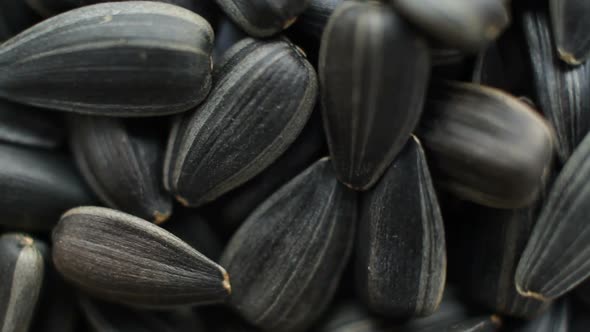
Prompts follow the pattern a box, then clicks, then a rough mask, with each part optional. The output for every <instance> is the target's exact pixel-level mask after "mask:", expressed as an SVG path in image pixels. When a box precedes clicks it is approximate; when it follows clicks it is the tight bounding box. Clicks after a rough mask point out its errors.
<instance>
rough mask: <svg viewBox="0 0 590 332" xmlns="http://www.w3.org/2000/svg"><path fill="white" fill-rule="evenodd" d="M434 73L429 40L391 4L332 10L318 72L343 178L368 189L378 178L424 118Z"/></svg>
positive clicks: (331, 140) (327, 124)
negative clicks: (427, 87) (427, 90)
mask: <svg viewBox="0 0 590 332" xmlns="http://www.w3.org/2000/svg"><path fill="white" fill-rule="evenodd" d="M429 73H430V57H429V50H428V47H427V45H426V43H425V42H424V41H423V40H422V38H421V37H420V36H419V35H418V34H417V33H416V32H415V31H413V30H412V28H411V27H410V26H409V25H408V24H406V23H405V22H404V21H403V20H402V19H401V18H399V17H398V16H397V15H396V14H395V13H394V12H393V10H392V9H390V8H389V7H387V6H386V5H384V4H380V3H377V2H360V1H345V2H343V3H342V4H341V5H340V6H339V7H338V8H337V9H336V11H335V12H334V13H333V14H332V16H331V17H330V20H329V22H328V25H327V26H326V28H325V30H324V34H323V36H322V44H321V49H320V61H319V76H320V85H321V93H322V96H321V97H322V98H321V101H322V106H323V115H324V126H325V129H326V135H327V138H328V145H329V147H330V154H331V157H332V162H333V164H334V167H335V169H336V173H337V174H338V177H339V179H340V180H341V181H342V182H343V183H345V184H346V185H347V186H349V187H351V188H354V189H358V190H366V189H368V188H370V187H371V186H373V185H374V184H375V183H376V182H377V180H379V177H380V176H381V175H382V174H383V173H384V172H385V170H386V169H387V166H389V164H390V163H391V162H392V161H393V159H394V158H395V156H396V155H397V153H398V152H399V151H400V150H401V149H402V148H403V146H404V144H405V143H406V141H407V140H408V138H409V137H410V133H411V132H412V131H413V130H414V127H415V126H416V124H417V122H418V119H419V118H420V114H421V113H422V105H423V101H424V94H425V92H426V86H427V84H428V78H429ZM392 87H399V88H392ZM402 87H403V88H402Z"/></svg>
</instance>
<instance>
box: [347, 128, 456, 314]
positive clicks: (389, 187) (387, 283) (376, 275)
mask: <svg viewBox="0 0 590 332" xmlns="http://www.w3.org/2000/svg"><path fill="white" fill-rule="evenodd" d="M408 188H413V189H412V190H410V191H409V190H408ZM360 220H361V222H360V224H359V231H358V236H357V249H356V250H357V251H356V276H357V289H358V292H357V293H358V294H359V295H360V297H361V298H362V299H363V300H364V301H365V302H366V303H367V305H368V306H369V308H370V309H371V310H372V311H374V312H377V313H380V314H382V315H387V316H392V317H410V316H414V315H416V316H427V315H430V314H432V313H433V312H434V311H436V309H437V308H438V305H439V303H440V301H441V298H442V294H443V289H444V285H445V276H446V251H445V239H444V228H443V221H442V217H441V213H440V209H439V206H438V200H437V198H436V194H435V192H434V188H433V185H432V180H431V178H430V172H429V171H428V166H427V165H426V158H425V156H424V151H423V150H422V147H421V145H420V143H419V142H418V140H417V139H416V138H414V137H412V138H411V139H410V140H409V141H408V143H406V146H405V148H404V149H403V150H402V151H401V152H400V153H399V154H398V156H397V158H396V159H395V160H394V162H393V163H392V164H391V166H389V169H388V170H387V171H386V172H385V175H383V177H382V178H381V180H380V181H379V182H378V183H377V185H376V186H375V187H374V188H373V189H372V190H371V191H369V192H367V193H366V194H365V197H363V200H362V208H361V212H360Z"/></svg>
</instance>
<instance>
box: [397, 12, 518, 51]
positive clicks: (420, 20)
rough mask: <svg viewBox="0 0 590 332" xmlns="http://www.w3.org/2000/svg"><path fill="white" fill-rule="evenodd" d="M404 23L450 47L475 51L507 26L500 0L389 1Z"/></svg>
mask: <svg viewBox="0 0 590 332" xmlns="http://www.w3.org/2000/svg"><path fill="white" fill-rule="evenodd" d="M389 2H390V4H391V5H392V6H393V8H395V10H396V11H398V12H399V13H400V14H402V15H403V16H404V17H405V18H406V19H407V20H408V21H410V22H412V23H413V24H416V25H417V26H418V27H420V28H421V29H422V30H424V31H425V32H426V33H428V34H429V35H430V36H431V37H433V38H435V39H436V40H438V41H440V42H441V43H444V44H446V45H448V46H451V47H456V48H460V49H463V50H465V51H472V52H473V51H477V50H479V49H482V48H483V47H485V46H486V45H487V44H488V43H489V42H490V41H492V40H494V39H496V38H497V37H498V36H499V35H500V34H501V33H502V31H503V30H504V29H505V28H506V27H507V26H508V25H509V23H510V16H509V13H508V8H507V6H506V4H504V3H503V1H500V0H483V1H481V0H478V1H473V0H389Z"/></svg>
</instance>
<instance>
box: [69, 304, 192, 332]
mask: <svg viewBox="0 0 590 332" xmlns="http://www.w3.org/2000/svg"><path fill="white" fill-rule="evenodd" d="M79 303H80V307H81V309H82V313H83V314H84V316H85V317H86V320H87V321H88V323H89V325H90V326H91V327H92V329H93V331H95V332H104V331H108V332H199V331H204V329H203V327H202V326H201V323H200V322H199V321H198V320H197V316H195V315H194V313H193V312H192V310H191V309H190V308H179V309H176V310H174V311H162V312H158V311H155V312H154V311H145V310H144V311H142V310H137V309H132V308H128V307H125V306H120V305H113V304H112V303H104V302H100V301H93V300H90V299H89V298H87V297H83V296H82V297H80V299H79Z"/></svg>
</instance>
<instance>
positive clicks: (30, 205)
mask: <svg viewBox="0 0 590 332" xmlns="http://www.w3.org/2000/svg"><path fill="white" fill-rule="evenodd" d="M0 186H1V187H2V190H0V210H1V211H2V218H1V219H0V224H1V225H4V226H9V227H11V228H16V229H25V230H45V231H47V230H50V229H51V228H52V227H53V226H54V225H55V224H56V223H57V220H58V219H59V216H60V215H61V214H62V213H63V212H65V211H66V210H67V209H70V208H72V207H75V206H79V205H84V204H90V203H93V202H94V198H93V197H92V195H91V193H90V191H89V190H88V188H87V187H86V185H85V184H84V182H83V180H82V179H81V177H80V176H79V175H78V173H77V171H76V169H75V167H74V166H73V165H72V164H71V163H70V161H69V160H68V159H67V158H66V157H65V156H64V155H61V154H59V153H57V152H53V151H46V150H41V149H28V148H23V147H17V146H11V145H5V144H0Z"/></svg>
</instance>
